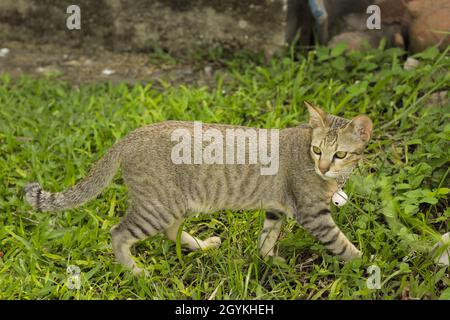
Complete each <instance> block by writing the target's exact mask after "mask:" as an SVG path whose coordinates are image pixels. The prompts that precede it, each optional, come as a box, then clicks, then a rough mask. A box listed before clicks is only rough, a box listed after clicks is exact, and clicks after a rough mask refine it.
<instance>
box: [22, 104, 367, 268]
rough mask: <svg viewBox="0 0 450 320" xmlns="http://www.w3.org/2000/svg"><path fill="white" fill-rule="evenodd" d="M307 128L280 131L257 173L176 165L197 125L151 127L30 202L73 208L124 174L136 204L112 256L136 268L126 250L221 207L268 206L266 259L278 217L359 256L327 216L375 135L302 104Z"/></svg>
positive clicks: (203, 244)
mask: <svg viewBox="0 0 450 320" xmlns="http://www.w3.org/2000/svg"><path fill="white" fill-rule="evenodd" d="M305 104H306V105H307V107H308V110H309V113H310V121H309V125H301V126H298V127H294V128H288V129H283V130H280V131H279V146H280V147H279V170H278V172H277V173H276V174H274V175H261V173H260V167H261V165H260V164H224V165H220V164H192V165H188V164H181V165H180V164H175V163H174V162H173V161H172V159H171V151H172V148H173V146H174V142H173V141H172V140H171V133H172V132H173V131H174V130H175V129H178V128H185V129H188V130H192V123H191V122H182V121H168V122H162V123H157V124H152V125H148V126H145V127H142V128H139V129H136V130H135V131H133V132H131V133H130V134H128V135H127V136H126V137H124V138H123V139H122V140H120V141H119V142H117V143H116V144H115V145H113V146H112V148H111V149H110V150H109V151H108V152H107V153H106V154H105V155H104V157H103V158H102V159H100V160H99V161H98V162H97V163H96V164H95V166H94V167H93V168H92V169H91V171H90V173H89V175H88V176H87V177H86V178H85V179H84V180H82V181H81V182H79V183H78V184H76V185H75V186H73V187H71V188H69V189H68V190H66V191H63V192H57V193H52V192H47V191H44V190H42V188H41V187H40V185H39V184H37V183H30V184H28V185H27V186H26V188H25V192H26V195H25V197H26V200H27V201H28V202H29V203H30V204H31V205H32V206H33V207H34V208H36V209H38V210H43V211H55V210H65V209H69V208H74V207H77V206H79V205H81V204H83V203H85V202H87V201H89V200H91V199H93V198H94V197H96V196H97V195H99V194H100V192H101V191H102V190H103V189H104V188H105V187H106V186H107V185H108V184H109V183H110V182H111V180H112V179H113V177H114V175H115V173H116V171H117V170H118V169H119V168H121V169H122V174H123V179H124V181H125V183H126V185H127V187H128V192H129V198H130V205H129V208H128V211H127V214H126V215H125V217H124V218H123V219H122V220H121V222H120V223H119V224H117V225H116V226H114V227H113V228H112V229H111V236H112V246H113V249H114V253H115V256H116V259H117V260H118V261H119V262H120V263H122V264H123V265H125V266H127V267H129V268H131V269H132V270H133V271H134V272H135V273H140V272H141V269H139V268H138V267H137V266H136V264H135V262H134V260H133V258H132V256H131V253H130V247H131V246H132V245H133V244H134V243H136V242H137V241H139V240H142V239H145V238H147V237H149V236H152V235H155V234H156V233H158V232H165V233H166V235H167V237H168V238H169V239H171V240H173V241H176V238H177V233H178V229H179V227H180V225H181V224H182V222H183V220H184V219H186V217H187V216H188V215H189V214H195V213H212V212H218V211H221V210H224V209H230V210H254V209H264V210H265V211H266V218H265V221H264V227H263V230H262V232H261V234H260V239H259V250H260V254H261V255H262V256H263V257H268V256H273V255H274V246H275V242H276V240H277V239H278V236H279V233H280V228H281V224H282V222H283V219H281V218H282V217H285V216H287V217H291V218H295V219H296V221H297V222H298V223H299V224H301V225H302V226H303V227H304V228H306V229H307V230H308V231H309V232H311V233H312V234H313V235H314V236H315V237H317V239H318V240H319V241H320V242H321V243H322V244H323V245H324V246H325V247H326V248H327V249H328V250H329V251H331V252H332V253H334V254H335V255H337V256H339V257H340V258H341V259H343V260H350V259H353V258H357V257H360V256H361V252H360V251H359V250H358V249H357V248H356V247H355V246H354V245H353V244H352V243H351V242H350V241H349V240H348V239H347V238H346V236H345V235H344V234H343V233H342V232H341V231H340V230H339V228H338V226H337V225H336V224H335V222H334V221H333V219H332V217H331V212H330V207H329V206H330V201H331V197H332V195H333V194H334V193H335V192H336V191H337V190H338V188H339V184H338V181H339V179H345V178H346V177H348V175H349V174H350V173H351V171H352V169H353V168H354V167H355V165H356V164H357V162H358V160H360V159H361V157H362V154H363V151H364V149H365V147H366V145H367V143H368V141H369V139H370V136H371V133H372V122H371V120H370V119H369V118H368V117H367V116H365V115H359V116H357V117H355V118H353V119H352V120H351V121H350V120H346V119H343V118H340V117H336V116H333V115H329V114H327V113H325V112H324V111H322V110H321V109H320V108H318V107H315V106H312V105H310V104H308V103H305ZM203 128H205V129H208V128H214V129H217V130H219V131H221V132H224V131H225V129H227V128H242V129H245V127H237V126H228V125H220V124H209V125H203ZM181 243H182V245H184V246H186V247H188V248H189V249H191V250H197V249H206V248H215V247H218V246H219V245H220V243H221V240H220V238H218V237H210V238H208V239H205V240H200V239H197V238H196V237H194V236H192V235H190V234H189V233H187V232H185V231H183V232H182V233H181Z"/></svg>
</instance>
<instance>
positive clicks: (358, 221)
mask: <svg viewBox="0 0 450 320" xmlns="http://www.w3.org/2000/svg"><path fill="white" fill-rule="evenodd" d="M404 58H405V55H404V52H402V51H400V50H398V49H388V50H383V49H377V50H375V49H373V50H369V51H366V52H364V53H360V52H353V53H344V52H343V50H342V48H341V47H338V48H337V49H334V50H329V49H326V48H317V50H316V51H314V52H309V53H307V54H305V55H298V56H295V57H294V55H289V54H287V55H285V56H282V57H279V58H273V59H272V60H270V61H269V62H267V63H264V62H263V61H262V59H261V57H259V56H256V57H248V56H236V57H234V58H231V59H229V60H226V61H225V64H226V66H227V67H226V69H227V72H228V74H229V75H228V76H226V77H225V76H220V75H218V76H217V78H216V88H214V89H207V88H198V87H184V86H180V87H170V86H169V85H167V84H165V85H164V88H165V89H164V90H156V89H153V88H152V85H151V84H149V85H147V86H142V85H136V86H134V87H128V86H126V85H119V86H116V87H113V86H111V85H107V84H98V85H85V86H80V87H71V86H69V85H67V84H63V83H59V82H56V81H55V80H52V79H41V80H31V79H29V78H22V79H19V80H16V81H12V80H11V79H10V78H9V77H8V76H7V75H3V76H1V77H0V181H1V182H2V183H1V185H0V251H1V253H2V254H3V257H2V258H0V298H3V299H12V298H19V299H55V298H56V299H191V298H192V299H208V298H215V299H348V298H353V299H399V298H401V297H402V295H403V296H405V295H406V296H408V297H410V298H411V299H416V298H418V299H424V298H439V297H442V298H444V297H445V296H447V297H448V296H449V289H448V286H449V284H450V278H449V272H448V268H445V267H440V266H437V265H436V264H435V263H434V262H433V257H432V256H431V255H430V254H429V252H428V251H427V248H430V247H431V246H432V244H433V243H434V242H435V241H436V240H437V238H438V236H439V234H443V233H445V232H448V231H449V223H448V221H449V217H450V210H449V209H448V207H447V206H448V199H449V191H450V190H449V189H448V187H449V177H448V171H449V170H448V167H449V158H450V157H449V150H450V143H449V139H450V124H449V114H450V112H449V111H450V106H449V105H448V102H447V105H445V106H438V105H437V104H433V103H430V102H429V101H430V100H428V98H429V96H430V94H431V93H433V92H437V91H447V90H448V89H449V88H450V74H449V68H450V59H449V58H448V57H446V56H445V54H439V53H438V52H437V51H436V50H434V49H430V50H428V51H426V52H425V53H422V54H421V55H418V56H417V59H419V60H420V62H421V63H420V66H419V67H418V68H417V69H416V70H412V71H405V70H403V69H402V63H403V62H402V61H403V60H404ZM222 62H223V61H222ZM225 79H226V80H225ZM447 98H448V93H447ZM303 100H308V101H312V102H314V103H316V104H318V105H321V106H323V108H324V109H326V110H327V111H329V112H331V113H334V114H338V115H341V116H345V117H352V116H354V115H356V114H359V113H367V114H368V115H369V116H370V117H371V118H372V119H373V120H374V124H375V131H374V138H373V140H372V143H371V144H370V147H369V148H368V151H367V157H366V161H364V162H363V163H362V164H361V166H360V167H359V169H358V170H356V172H355V173H354V174H353V176H352V178H351V180H350V181H349V182H348V184H347V186H346V187H345V190H346V191H347V194H349V196H350V199H351V201H350V204H348V205H346V206H344V207H342V208H340V209H339V210H338V209H335V210H334V217H335V219H336V221H337V223H338V224H339V225H340V226H341V228H342V229H343V230H344V232H345V233H346V234H347V235H348V237H349V238H350V239H351V240H352V241H353V242H354V243H355V244H357V246H358V247H359V248H361V249H362V251H363V252H364V258H363V259H362V260H358V261H354V262H351V263H347V264H344V263H342V262H339V261H338V260H337V259H336V258H335V257H333V256H331V255H330V254H328V253H327V252H326V250H325V249H324V248H323V247H322V246H321V245H320V244H319V243H318V242H317V241H315V240H314V239H313V238H312V237H311V236H310V235H309V234H307V233H306V232H305V231H304V230H303V229H302V228H301V227H298V226H297V225H296V224H295V223H294V222H292V221H289V222H288V223H287V224H286V225H285V226H284V228H283V235H282V240H281V241H280V254H281V255H283V256H284V257H285V258H286V262H285V263H281V262H272V263H270V262H269V263H266V262H264V261H261V259H260V258H259V257H258V254H257V247H256V246H257V235H258V232H259V230H260V228H261V224H262V216H263V212H259V211H256V212H243V213H236V212H229V211H227V212H225V213H222V214H214V215H212V216H207V217H205V216H199V217H197V218H193V219H190V220H188V221H187V222H186V225H185V226H186V228H187V229H188V231H190V232H192V233H194V234H196V235H198V236H199V237H207V236H210V235H212V234H215V235H219V236H220V237H221V238H222V240H223V244H222V246H221V248H220V249H217V250H210V251H208V252H185V251H184V250H183V254H182V255H178V254H177V250H176V246H175V244H173V243H171V242H169V241H168V240H166V239H165V238H164V237H162V236H156V237H154V238H152V239H149V240H146V241H143V242H140V243H139V244H138V245H137V247H136V256H137V259H138V263H139V264H140V265H141V266H144V267H145V269H146V270H147V271H148V273H149V275H148V277H147V278H135V277H133V276H132V275H131V274H130V273H129V272H128V271H126V270H124V269H123V268H122V267H121V266H119V265H117V264H116V263H114V259H113V255H112V250H111V246H110V237H109V229H110V227H111V226H112V225H114V224H116V223H117V222H118V221H119V219H120V216H121V215H122V214H123V212H124V211H125V206H126V199H125V192H126V190H125V187H124V186H123V184H122V181H121V178H120V175H118V176H117V178H116V179H115V180H114V183H113V184H111V186H110V187H109V188H107V189H106V190H105V191H104V192H103V194H102V195H101V197H98V198H97V199H96V200H94V201H92V202H90V203H88V204H86V205H84V206H82V207H80V208H77V209H75V210H70V211H64V212H60V213H46V212H43V213H40V212H36V211H33V210H31V208H30V207H29V206H28V205H26V204H25V203H24V201H23V198H22V188H23V186H24V185H25V184H26V183H27V182H30V181H39V182H40V183H41V184H42V185H43V186H44V187H45V188H46V189H49V190H53V191H60V190H62V189H64V188H67V187H69V186H71V185H73V184H74V183H75V182H76V181H78V180H80V179H81V178H82V177H84V176H85V175H86V174H87V172H88V170H89V167H90V165H91V164H92V163H93V162H94V161H96V160H97V159H99V158H100V157H101V156H102V155H103V154H104V153H105V151H106V149H107V148H108V147H110V146H111V145H113V144H114V142H116V141H117V140H118V139H120V138H121V137H123V136H124V135H126V134H127V133H128V132H130V131H131V130H132V129H134V128H136V127H139V126H142V125H144V124H149V123H153V122H158V121H163V120H167V119H180V120H194V119H195V120H200V121H204V122H221V123H230V124H244V125H250V126H255V127H267V128H269V127H274V128H284V127H289V126H295V125H297V124H299V123H302V122H305V121H306V119H307V113H306V110H305V108H304V107H303ZM447 101H448V100H447ZM373 264H376V265H377V266H378V267H379V268H380V270H381V282H382V286H381V289H379V290H375V289H368V288H367V285H366V278H367V276H368V273H367V268H368V267H369V266H371V265H373ZM69 265H76V266H78V267H79V268H80V269H81V271H82V276H81V288H80V289H79V290H70V289H69V288H68V287H67V285H66V280H67V274H66V268H67V266H69Z"/></svg>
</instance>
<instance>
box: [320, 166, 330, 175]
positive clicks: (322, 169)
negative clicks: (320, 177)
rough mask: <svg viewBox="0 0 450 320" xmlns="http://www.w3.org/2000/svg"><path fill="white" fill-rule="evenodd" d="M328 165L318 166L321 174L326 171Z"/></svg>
mask: <svg viewBox="0 0 450 320" xmlns="http://www.w3.org/2000/svg"><path fill="white" fill-rule="evenodd" d="M328 169H329V168H328V167H319V170H320V172H322V174H325V173H327V172H328Z"/></svg>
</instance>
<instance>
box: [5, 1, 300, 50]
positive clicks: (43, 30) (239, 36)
mask: <svg viewBox="0 0 450 320" xmlns="http://www.w3.org/2000/svg"><path fill="white" fill-rule="evenodd" d="M306 3H307V0H289V6H290V7H294V8H296V10H299V8H301V10H307V5H305V4H306ZM72 4H76V5H78V6H79V7H80V9H81V30H68V29H67V27H66V19H67V17H68V16H69V15H68V14H67V13H66V9H67V7H68V6H69V5H72ZM287 9H288V0H134V1H133V0H70V1H66V0H0V41H5V40H19V41H27V42H32V43H61V44H65V45H70V46H76V47H98V46H100V47H103V48H106V49H110V50H118V51H149V50H152V49H154V48H162V49H165V50H167V51H168V52H170V53H172V54H174V55H183V54H186V53H192V52H195V51H199V50H202V51H203V50H205V49H209V48H214V47H218V46H220V47H222V48H223V49H225V50H234V49H238V48H239V49H248V50H252V51H259V50H264V51H265V52H266V53H268V54H272V53H273V52H275V51H277V50H278V49H279V48H280V47H283V46H284V45H285V43H286V37H287V38H289V39H292V38H293V36H294V35H295V31H296V30H297V29H298V28H299V27H300V25H301V23H300V22H299V21H298V18H297V15H296V14H292V13H291V15H290V17H289V23H288V14H287ZM289 39H288V40H289Z"/></svg>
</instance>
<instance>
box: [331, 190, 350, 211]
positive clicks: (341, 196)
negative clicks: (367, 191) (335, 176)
mask: <svg viewBox="0 0 450 320" xmlns="http://www.w3.org/2000/svg"><path fill="white" fill-rule="evenodd" d="M347 199H348V196H347V194H346V193H345V192H344V191H343V190H338V191H337V192H335V193H334V194H333V196H332V197H331V202H333V204H334V205H335V206H337V207H342V206H343V205H345V204H346V203H347Z"/></svg>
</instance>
